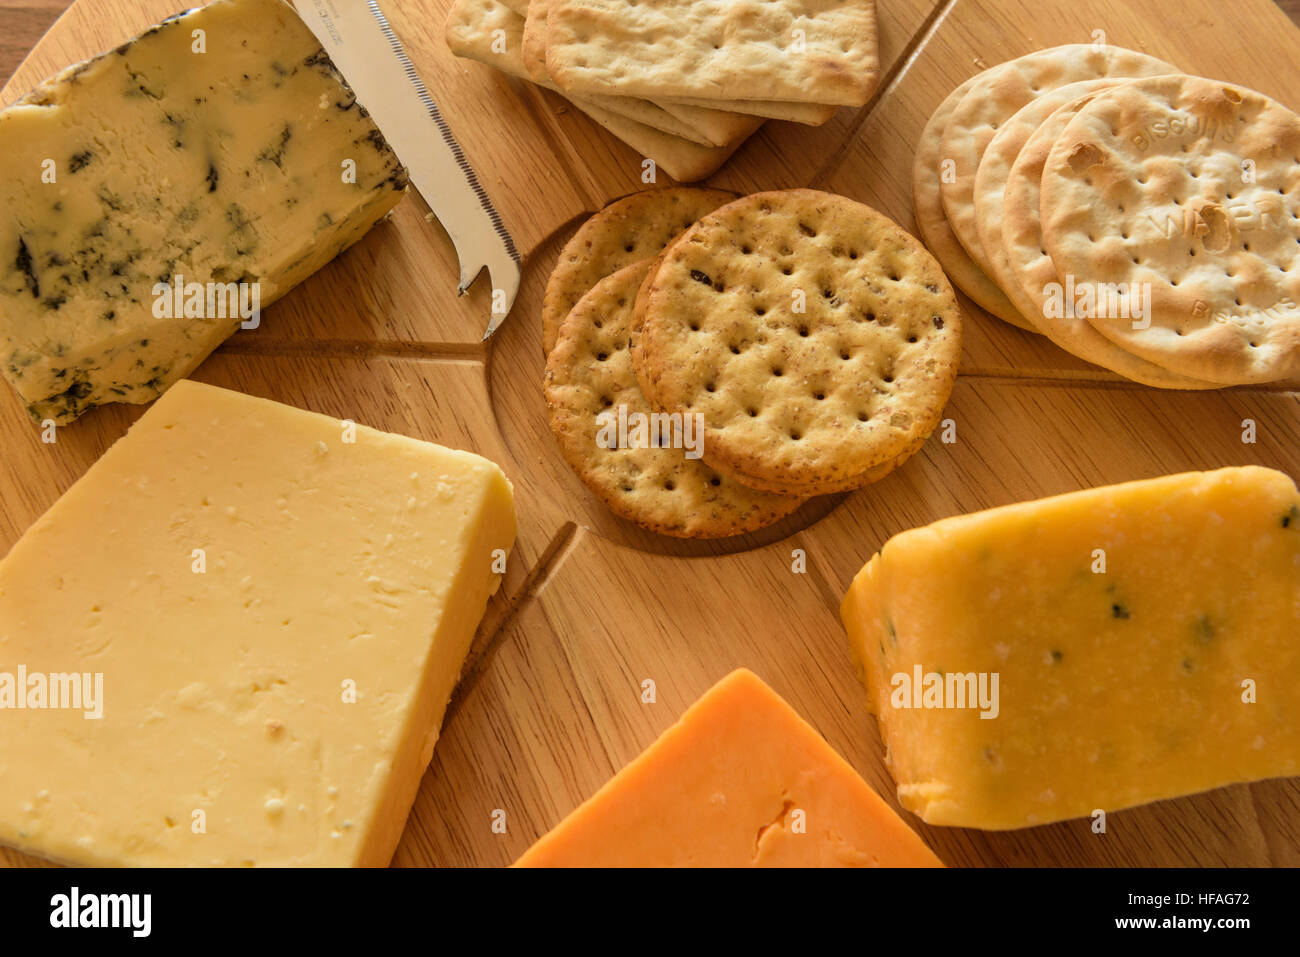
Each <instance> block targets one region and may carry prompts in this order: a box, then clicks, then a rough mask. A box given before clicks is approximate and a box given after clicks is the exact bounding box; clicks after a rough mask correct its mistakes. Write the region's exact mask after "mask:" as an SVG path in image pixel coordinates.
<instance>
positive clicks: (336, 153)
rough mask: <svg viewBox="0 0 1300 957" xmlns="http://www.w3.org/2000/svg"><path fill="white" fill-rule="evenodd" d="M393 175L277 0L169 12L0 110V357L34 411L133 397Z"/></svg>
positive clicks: (330, 246) (265, 291) (235, 320)
mask: <svg viewBox="0 0 1300 957" xmlns="http://www.w3.org/2000/svg"><path fill="white" fill-rule="evenodd" d="M406 183H407V178H406V171H405V169H404V168H403V167H402V164H401V163H400V161H399V160H398V159H397V156H396V155H395V154H394V153H393V151H392V150H391V149H390V148H389V146H388V144H387V143H386V142H385V140H384V137H383V135H382V134H381V133H380V132H379V130H378V128H377V127H376V126H375V125H374V123H373V122H372V121H371V119H370V117H369V115H368V114H367V113H366V111H365V110H364V108H363V107H362V106H361V104H359V103H358V102H357V100H356V98H355V96H354V95H353V94H352V92H351V91H350V90H349V89H348V87H347V86H346V84H345V83H344V82H343V80H342V78H341V77H340V75H339V74H338V72H337V71H336V70H335V68H334V66H333V64H332V63H331V62H330V60H329V57H328V56H327V55H326V54H325V52H324V51H323V50H322V49H321V47H320V45H319V44H318V43H317V42H316V39H315V38H314V37H313V36H312V34H311V32H310V31H309V30H308V29H307V28H306V26H304V25H303V24H302V22H301V21H300V20H299V19H298V18H297V17H296V16H295V14H294V13H293V11H292V10H291V9H290V8H289V7H288V6H287V5H285V4H283V3H281V2H279V0H217V2H215V3H213V4H211V5H209V6H206V7H203V8H201V9H198V10H193V11H190V12H188V13H185V14H182V15H179V16H177V17H173V18H171V19H169V20H166V21H164V22H163V23H161V24H159V25H158V26H155V27H153V28H151V29H150V30H147V31H146V32H145V33H143V34H141V35H140V36H139V37H137V38H136V39H134V40H131V41H129V42H128V43H125V44H123V45H122V46H120V47H118V48H117V49H116V50H113V51H112V52H109V53H105V54H103V55H101V56H98V57H96V58H94V59H92V60H87V61H85V62H84V63H80V64H77V65H76V66H72V67H69V68H68V69H66V70H64V71H63V72H62V73H60V74H58V75H57V76H55V77H53V78H51V79H49V80H47V81H46V82H45V83H44V84H42V85H41V86H40V87H39V88H37V89H36V90H34V91H33V92H32V93H30V94H29V95H28V96H26V97H24V98H23V99H22V100H19V101H18V102H17V103H15V104H14V105H13V106H11V107H9V108H8V109H6V110H4V111H3V112H0V199H2V200H3V202H2V203H0V208H3V210H4V212H3V213H2V214H0V369H3V373H4V375H5V377H6V378H7V379H8V380H9V382H10V383H11V384H12V385H13V386H14V388H15V389H17V390H18V393H19V394H20V395H21V396H22V398H23V400H24V401H25V402H26V404H27V410H28V412H29V413H30V414H31V415H32V416H33V417H34V418H36V419H37V420H43V419H53V420H55V421H56V422H67V421H70V420H72V419H74V418H76V417H77V416H78V415H80V414H81V413H82V412H84V411H85V410H87V409H89V408H91V407H93V406H96V405H100V404H102V403H105V402H134V403H142V402H148V401H150V400H151V399H153V398H155V397H157V396H158V395H159V394H160V393H161V392H162V391H163V390H164V389H166V388H167V387H168V386H169V385H171V383H173V382H175V381H176V380H177V379H180V378H183V377H184V376H185V375H186V374H188V373H189V371H190V370H191V369H193V368H194V367H195V366H196V365H198V363H199V362H201V361H202V360H203V358H204V357H205V356H207V355H208V353H210V352H211V351H212V350H213V349H215V348H216V347H217V346H218V345H219V344H220V343H221V342H222V340H224V339H225V338H227V337H228V336H229V335H231V334H232V333H233V332H234V331H235V330H236V329H238V328H239V326H240V324H241V322H244V321H247V320H250V319H251V318H252V317H253V316H254V315H256V313H254V312H253V311H252V310H253V309H260V308H261V307H265V306H266V305H268V304H269V303H271V302H273V301H274V300H275V299H276V298H278V297H279V296H281V295H283V294H284V293H285V292H287V291H288V290H290V289H292V288H293V287H294V286H295V285H297V284H298V283H299V282H301V281H302V280H303V279H304V278H306V277H307V276H309V275H311V274H312V273H313V272H315V271H316V270H317V269H319V268H320V267H321V266H323V265H324V264H325V263H327V262H328V261H329V260H330V259H332V258H334V256H336V255H338V254H339V253H340V252H341V251H342V250H344V249H346V248H347V247H348V246H350V245H351V244H352V243H354V242H356V241H357V240H358V239H359V238H360V237H361V236H362V235H364V234H365V232H366V231H367V230H369V229H370V227H371V226H373V225H374V224H375V222H376V221H378V220H379V219H380V218H381V217H383V216H384V215H385V214H386V213H387V212H388V211H389V210H390V209H391V208H392V207H393V206H394V205H395V204H396V203H397V201H398V200H399V199H400V198H401V196H402V193H403V191H404V190H405V188H406ZM196 291H197V293H198V295H195V292H196ZM241 297H242V298H241Z"/></svg>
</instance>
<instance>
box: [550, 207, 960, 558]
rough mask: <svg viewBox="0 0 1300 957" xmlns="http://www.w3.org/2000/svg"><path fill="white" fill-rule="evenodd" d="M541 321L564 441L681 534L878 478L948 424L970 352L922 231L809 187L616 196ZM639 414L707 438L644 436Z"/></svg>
mask: <svg viewBox="0 0 1300 957" xmlns="http://www.w3.org/2000/svg"><path fill="white" fill-rule="evenodd" d="M543 325H544V335H545V338H546V342H545V346H546V349H547V354H548V358H547V365H546V379H545V391H546V398H547V405H548V408H549V411H550V418H551V426H552V430H553V431H554V433H555V435H556V438H557V441H558V442H559V444H560V448H561V450H562V451H563V453H564V455H565V458H566V459H567V461H568V462H569V464H570V465H571V466H572V467H573V468H574V470H575V471H576V472H577V473H578V475H579V477H580V478H582V480H583V481H584V483H586V485H587V486H588V487H589V488H590V489H591V490H592V491H593V492H595V494H597V495H598V496H599V497H600V498H601V499H602V500H603V501H604V502H605V503H606V504H607V505H608V506H609V507H610V508H611V509H612V510H613V511H614V512H616V513H617V514H619V515H621V516H623V517H625V518H628V519H631V520H632V521H635V522H637V523H638V524H640V525H642V526H643V527H646V528H650V529H653V530H655V531H658V532H662V533H664V534H669V535H676V536H681V537H722V536H726V535H735V534H740V533H743V532H748V531H753V530H755V529H757V528H761V527H763V526H765V525H768V524H771V523H772V522H775V521H777V520H778V519H780V518H781V517H783V516H785V515H787V514H789V513H790V512H792V511H793V510H794V509H795V508H797V507H798V506H799V505H800V504H801V503H802V502H803V501H804V500H806V499H807V498H809V497H811V496H815V495H824V494H829V493H834V492H845V491H849V490H851V489H855V488H859V487H861V486H863V485H866V484H868V483H870V482H874V481H876V480H877V479H880V478H882V477H883V476H884V475H886V474H888V473H889V472H890V471H891V470H893V469H894V468H895V467H896V466H897V465H899V464H901V463H902V462H903V461H905V460H906V459H907V458H908V457H910V456H911V455H912V454H914V453H915V452H916V451H917V450H918V449H919V448H920V447H921V445H922V444H923V443H924V442H925V440H926V438H927V437H928V436H929V435H930V433H931V432H932V431H933V430H934V428H935V427H936V426H937V425H938V424H939V420H940V415H941V412H942V409H943V406H944V404H945V403H946V401H947V399H948V396H949V394H950V393H951V391H952V387H953V383H954V381H955V379H956V375H957V366H958V362H959V358H960V352H961V326H960V319H959V314H958V310H957V304H956V297H955V295H954V294H953V291H952V287H951V286H949V284H948V281H947V279H946V277H945V276H944V274H943V270H942V269H941V268H940V267H939V265H938V263H937V262H935V260H934V258H933V257H932V256H930V255H929V253H927V252H926V250H925V249H924V247H923V246H922V245H921V244H920V243H919V242H917V241H916V240H915V239H913V238H912V237H911V236H910V235H908V234H907V233H906V232H904V231H903V230H902V229H900V228H899V227H898V226H897V225H896V224H895V223H893V222H892V221H891V220H889V219H887V218H886V217H884V216H882V215H881V214H880V213H878V212H876V211H875V210H873V209H870V208H869V207H867V206H863V205H861V204H860V203H856V202H853V201H852V200H849V199H845V198H844V197H842V196H836V195H833V194H830V193H823V192H819V191H816V190H808V189H797V190H787V191H782V192H768V193H756V194H753V195H751V196H746V197H742V198H740V199H733V198H732V197H730V196H728V195H726V194H719V193H718V192H717V191H713V190H695V189H685V188H676V189H666V190H654V191H649V192H645V193H638V194H635V195H634V196H631V197H629V198H627V199H624V200H621V201H619V202H617V203H614V204H613V205H611V206H609V207H607V208H606V209H605V210H604V211H602V212H601V213H599V214H597V215H596V216H595V217H593V219H592V220H590V221H589V222H588V223H587V224H586V225H584V226H583V228H582V229H581V230H579V232H578V234H577V235H576V236H575V237H574V239H573V240H571V241H570V242H569V244H568V245H567V246H566V247H565V249H564V251H563V252H562V253H561V256H560V262H559V264H558V265H557V267H556V271H555V273H554V274H553V275H552V277H551V281H550V284H549V285H548V288H547V293H546V300H545V303H544V308H543ZM635 414H640V415H641V416H642V417H643V419H648V418H649V417H650V416H655V417H657V418H656V419H655V420H654V421H655V422H657V423H658V425H657V426H655V425H652V426H651V427H650V429H649V433H650V435H651V436H656V437H662V438H665V439H666V438H667V437H668V436H669V435H670V433H671V435H673V436H676V435H685V436H686V437H688V438H689V437H692V436H694V437H695V438H696V439H697V440H698V441H697V442H696V444H695V445H693V446H691V447H689V448H685V449H683V448H680V447H676V444H675V443H672V442H668V441H662V442H660V441H653V442H652V443H650V444H649V445H647V443H646V442H645V441H644V435H643V436H642V441H641V442H640V443H637V442H635V441H629V438H630V439H635V438H636V436H635V434H634V432H635V430H634V429H631V428H624V427H623V425H622V424H624V423H630V422H636V421H642V420H639V419H637V418H636V415H635ZM615 424H619V427H618V428H617V429H614V428H613V426H614V425H615ZM660 426H662V431H661V429H660ZM615 432H616V433H617V434H618V437H619V439H620V442H619V443H618V445H617V446H616V447H611V443H610V442H609V441H608V439H609V438H610V436H611V435H612V434H614V433H615Z"/></svg>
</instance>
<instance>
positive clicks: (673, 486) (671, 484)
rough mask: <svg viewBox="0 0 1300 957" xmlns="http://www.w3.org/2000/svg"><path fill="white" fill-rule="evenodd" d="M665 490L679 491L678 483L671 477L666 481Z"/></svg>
mask: <svg viewBox="0 0 1300 957" xmlns="http://www.w3.org/2000/svg"><path fill="white" fill-rule="evenodd" d="M664 490H665V491H668V492H675V491H677V483H676V482H674V481H673V480H672V479H669V480H668V481H667V482H664Z"/></svg>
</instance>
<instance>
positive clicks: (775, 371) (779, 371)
mask: <svg viewBox="0 0 1300 957" xmlns="http://www.w3.org/2000/svg"><path fill="white" fill-rule="evenodd" d="M772 375H774V376H776V377H777V378H778V379H779V378H780V377H781V376H783V375H785V370H784V369H781V368H778V367H777V366H773V367H772Z"/></svg>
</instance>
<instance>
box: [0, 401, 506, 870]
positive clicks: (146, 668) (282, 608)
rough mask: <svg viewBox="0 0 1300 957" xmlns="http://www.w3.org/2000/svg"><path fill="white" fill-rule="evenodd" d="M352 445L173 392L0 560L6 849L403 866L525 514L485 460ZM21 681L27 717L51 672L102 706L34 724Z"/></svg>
mask: <svg viewBox="0 0 1300 957" xmlns="http://www.w3.org/2000/svg"><path fill="white" fill-rule="evenodd" d="M348 438H349V435H348V428H347V424H346V423H344V422H340V421H339V420H336V419H332V418H329V417H326V416H323V415H316V414H314V413H310V412H304V411H301V410H298V409H294V408H291V407H289V406H285V405H280V404H278V403H275V402H270V401H267V400H264V399H258V398H253V397H251V396H246V395H243V394H241V393H238V392H231V391H227V390H225V389H218V388H215V387H212V386H207V385H201V384H199V383H196V382H193V381H190V380H182V381H181V382H178V383H176V385H175V386H173V387H172V388H171V389H170V390H169V391H168V392H167V393H165V394H164V395H163V396H162V398H160V399H159V400H158V402H157V403H156V404H155V405H154V406H153V407H152V408H151V409H150V410H149V411H148V412H147V413H146V414H145V415H144V417H143V418H141V419H140V420H139V422H137V423H136V425H135V426H134V427H133V428H132V429H131V430H130V432H128V433H127V435H126V436H125V437H124V438H122V439H121V440H120V441H119V442H117V444H115V445H114V446H113V447H112V448H110V449H109V450H108V452H106V453H105V454H104V456H103V457H102V458H101V459H100V460H99V461H98V462H97V463H95V465H94V466H92V467H91V469H90V470H89V471H88V472H87V473H86V474H85V476H83V477H82V479H81V480H80V481H78V482H77V483H76V484H75V485H74V486H73V487H72V488H71V489H69V490H68V492H67V493H66V494H65V495H64V496H63V497H62V498H61V499H59V501H58V502H57V503H56V504H55V505H54V506H53V507H52V508H51V509H50V510H49V511H48V512H47V513H46V514H45V515H44V516H42V517H41V518H40V519H38V520H37V522H36V523H35V524H34V525H33V526H32V527H31V528H30V529H29V530H28V531H27V533H26V534H25V535H24V536H23V537H22V538H21V539H20V540H19V542H18V543H17V544H16V545H15V546H14V547H13V549H12V550H11V551H10V553H9V554H8V556H7V557H5V559H4V560H3V561H0V842H2V843H5V844H10V845H13V846H15V847H19V848H21V849H23V850H26V851H29V852H31V853H33V854H37V855H40V856H42V857H47V858H50V859H53V860H58V861H63V862H68V863H74V864H87V865H161V866H178V865H383V864H386V863H388V861H389V859H390V858H391V856H392V853H393V849H394V847H395V846H396V844H397V841H398V838H399V837H400V836H401V833H402V829H403V827H404V826H405V821H406V815H407V813H408V812H409V810H410V806H411V803H412V801H413V800H414V797H415V792H416V789H417V787H418V785H419V781H420V778H421V776H422V775H423V774H424V771H425V769H426V767H427V766H428V763H429V758H430V756H431V754H432V752H433V746H434V743H435V741H436V740H437V737H438V729H439V725H440V724H441V721H442V715H443V710H444V708H445V706H446V703H447V699H448V697H449V696H450V694H451V691H452V688H453V687H454V685H455V683H456V679H457V677H458V674H459V672H460V669H461V665H462V662H463V659H464V657H465V654H466V651H467V649H468V648H469V644H470V641H471V639H472V638H473V635H474V631H475V629H476V627H477V625H478V623H479V620H480V618H481V617H482V614H483V611H484V608H485V606H486V602H487V600H488V596H489V594H490V593H491V592H492V591H493V590H495V588H496V587H497V585H498V583H499V575H498V574H497V572H498V571H499V570H500V568H501V564H502V562H503V561H504V555H505V553H506V552H508V550H509V549H510V548H511V546H512V543H513V540H514V534H515V518H514V508H513V500H512V491H511V486H510V483H509V482H508V481H507V479H506V477H505V475H504V474H503V473H502V471H501V469H500V468H498V467H497V466H496V465H495V464H493V463H492V462H489V461H487V460H486V459H483V458H480V457H479V456H476V455H472V454H470V453H468V452H458V451H452V450H450V449H445V448H442V447H440V446H437V445H432V444H429V443H427V442H421V441H418V440H416V439H410V438H406V437H404V436H399V435H391V434H388V433H384V432H378V431H375V430H373V429H369V428H366V427H364V426H355V441H351V442H350V441H348V440H347V439H348ZM498 549H499V550H501V551H498V552H496V553H495V556H494V550H498ZM494 565H495V567H494ZM20 667H21V668H23V669H25V671H26V673H27V681H26V682H23V683H22V685H25V686H26V691H27V697H26V698H24V699H23V700H25V701H26V703H27V704H29V705H30V704H32V703H33V702H34V701H36V699H34V698H33V697H32V695H33V694H34V692H33V690H32V685H31V684H30V682H31V681H32V680H33V678H32V676H33V675H35V674H37V673H39V674H43V675H49V674H71V673H77V674H80V675H82V676H83V677H82V678H81V679H80V682H79V683H80V684H81V685H82V686H83V687H86V688H94V687H95V686H96V683H97V682H98V681H99V680H102V694H101V695H99V696H97V699H96V701H93V702H87V701H85V700H84V699H83V700H81V701H80V702H71V703H80V704H81V705H82V707H80V708H61V709H54V708H49V707H46V708H43V709H37V708H33V707H26V708H21V709H20V708H17V707H15V705H16V703H17V698H16V696H15V691H16V690H21V686H19V683H18V680H17V679H18V669H19V668H20ZM96 674H98V675H102V679H96V678H94V677H93V676H94V675H96ZM86 675H90V676H91V677H90V678H89V679H87V678H85V677H84V676H86ZM6 687H7V695H6ZM50 687H51V688H52V687H53V684H50ZM353 691H354V693H355V700H349V694H350V693H351V692H353ZM45 703H46V704H47V705H49V704H53V703H54V700H53V696H47V697H46V699H45ZM62 703H64V704H67V703H70V702H69V700H68V698H67V697H64V698H63V699H62ZM87 705H89V708H87ZM87 710H90V711H92V712H93V711H94V710H102V717H99V718H97V719H96V718H87V717H85V713H86V711H87Z"/></svg>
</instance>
